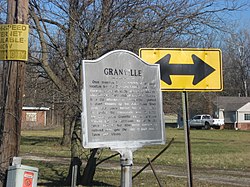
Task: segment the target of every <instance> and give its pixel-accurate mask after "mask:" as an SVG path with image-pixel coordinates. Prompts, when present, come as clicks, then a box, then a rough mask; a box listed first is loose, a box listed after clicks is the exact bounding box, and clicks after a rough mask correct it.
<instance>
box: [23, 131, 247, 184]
mask: <svg viewBox="0 0 250 187" xmlns="http://www.w3.org/2000/svg"><path fill="white" fill-rule="evenodd" d="M166 135H167V142H166V143H168V142H169V141H170V140H171V139H172V138H174V142H173V143H172V145H171V146H170V147H169V148H168V149H167V150H166V151H165V152H164V153H163V154H162V155H161V156H160V157H159V158H158V159H157V160H155V162H154V163H153V164H154V166H156V167H157V166H158V167H161V168H164V166H175V167H180V168H183V170H186V153H185V138H184V137H185V134H184V130H183V129H172V128H167V129H166ZM61 138H62V129H55V130H44V131H22V139H21V154H22V155H36V156H40V157H45V158H46V157H48V158H49V157H58V158H70V148H69V146H68V147H66V146H61V145H60V142H61ZM190 139H191V152H192V166H193V168H194V169H193V170H194V171H195V168H214V169H232V170H241V171H242V170H243V171H244V170H250V159H249V157H250V131H234V130H191V131H190ZM165 146H166V145H152V146H145V147H143V148H141V149H139V150H137V151H135V152H134V153H133V157H134V166H135V167H138V166H140V167H142V166H143V165H144V164H146V163H148V161H147V158H150V159H153V157H154V156H155V155H157V154H158V153H159V152H160V151H161V150H162V149H163V148H164V147H165ZM115 153H116V152H113V151H110V150H109V149H106V148H105V149H102V150H101V151H100V153H99V154H98V160H102V159H104V158H106V157H108V156H110V155H112V154H115ZM107 162H108V163H111V164H112V165H114V166H116V169H105V168H104V167H102V164H101V165H100V166H98V167H97V170H96V175H95V178H94V180H95V181H98V182H100V183H106V184H110V185H113V186H119V185H120V170H119V165H120V162H119V156H116V157H113V158H112V159H110V160H108V161H107ZM107 162H106V163H107ZM23 164H25V165H30V166H35V167H38V168H39V183H41V184H46V183H47V182H48V183H52V184H58V185H57V186H60V185H59V184H60V182H62V181H63V180H65V178H66V176H67V172H68V167H69V163H67V162H65V161H64V162H61V163H60V159H58V161H46V160H42V161H41V160H40V161H39V160H38V161H36V160H34V161H32V160H25V159H24V160H23ZM117 167H118V169H117ZM159 178H160V181H161V182H162V185H163V186H165V185H167V186H187V179H186V178H180V177H166V176H165V175H164V174H159ZM61 184H62V183H61ZM194 184H195V185H194V186H214V187H216V186H222V185H216V184H209V183H207V182H204V181H203V182H202V181H194ZM133 185H134V186H157V182H156V179H155V178H154V176H153V173H152V172H143V173H142V174H140V175H139V176H138V177H136V178H135V180H134V181H133ZM45 186H46V185H45Z"/></svg>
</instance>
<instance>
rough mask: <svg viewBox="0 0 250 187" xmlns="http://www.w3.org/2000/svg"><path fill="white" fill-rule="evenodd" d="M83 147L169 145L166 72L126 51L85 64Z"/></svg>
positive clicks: (112, 147) (85, 62) (113, 52)
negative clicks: (164, 105)
mask: <svg viewBox="0 0 250 187" xmlns="http://www.w3.org/2000/svg"><path fill="white" fill-rule="evenodd" d="M82 72H83V90H82V101H83V113H82V130H83V146H84V147H86V148H100V147H110V148H111V149H120V148H121V149H123V148H131V149H133V148H139V147H142V146H143V145H147V144H163V143H164V142H165V126H164V122H163V110H162V95H161V90H160V67H159V65H157V64H147V63H145V62H144V61H143V60H142V59H140V58H139V57H138V56H137V55H135V54H134V53H132V52H129V51H125V50H116V51H112V52H109V53H107V54H106V55H104V56H102V57H101V58H99V59H97V60H84V61H83V71H82Z"/></svg>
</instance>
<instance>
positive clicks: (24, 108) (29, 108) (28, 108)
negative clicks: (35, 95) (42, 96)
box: [22, 106, 49, 111]
mask: <svg viewBox="0 0 250 187" xmlns="http://www.w3.org/2000/svg"><path fill="white" fill-rule="evenodd" d="M22 109H23V110H43V111H44V110H49V108H48V107H30V106H24V107H23V108H22Z"/></svg>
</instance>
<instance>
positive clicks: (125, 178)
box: [119, 150, 133, 187]
mask: <svg viewBox="0 0 250 187" xmlns="http://www.w3.org/2000/svg"><path fill="white" fill-rule="evenodd" d="M119 152H120V154H121V158H120V163H121V187H132V165H133V152H132V150H120V151H119Z"/></svg>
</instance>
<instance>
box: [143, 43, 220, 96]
mask: <svg viewBox="0 0 250 187" xmlns="http://www.w3.org/2000/svg"><path fill="white" fill-rule="evenodd" d="M140 57H141V58H142V59H143V60H145V61H146V62H148V63H151V64H160V68H161V88H162V90H163V91H167V90H168V91H222V89H223V81H222V63H221V62H222V60H221V51H220V50H219V49H188V48H187V49H164V48H163V49H161V48H159V49H151V48H143V49H140Z"/></svg>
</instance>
